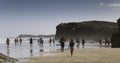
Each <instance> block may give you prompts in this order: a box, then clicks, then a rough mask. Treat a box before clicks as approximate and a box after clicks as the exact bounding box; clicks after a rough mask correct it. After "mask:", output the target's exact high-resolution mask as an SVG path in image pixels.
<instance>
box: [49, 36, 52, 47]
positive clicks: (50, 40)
mask: <svg viewBox="0 0 120 63" xmlns="http://www.w3.org/2000/svg"><path fill="white" fill-rule="evenodd" d="M51 42H52V39H51V38H50V39H49V43H50V46H51Z"/></svg>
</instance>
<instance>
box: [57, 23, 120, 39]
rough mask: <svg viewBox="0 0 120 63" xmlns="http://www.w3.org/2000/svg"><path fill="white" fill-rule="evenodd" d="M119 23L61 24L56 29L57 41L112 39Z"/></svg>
mask: <svg viewBox="0 0 120 63" xmlns="http://www.w3.org/2000/svg"><path fill="white" fill-rule="evenodd" d="M117 28H118V27H117V23H114V22H105V21H85V22H71V23H61V24H59V25H58V26H57V27H56V36H55V38H56V39H60V38H61V37H62V36H65V37H66V38H67V39H70V38H77V37H79V38H81V39H82V38H85V39H105V38H109V39H110V38H111V36H112V33H113V32H116V30H117Z"/></svg>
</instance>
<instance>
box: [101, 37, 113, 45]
mask: <svg viewBox="0 0 120 63" xmlns="http://www.w3.org/2000/svg"><path fill="white" fill-rule="evenodd" d="M104 43H105V46H107V45H110V43H111V41H109V40H108V39H104ZM99 44H100V46H102V44H103V42H102V40H99Z"/></svg>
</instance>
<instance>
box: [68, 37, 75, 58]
mask: <svg viewBox="0 0 120 63" xmlns="http://www.w3.org/2000/svg"><path fill="white" fill-rule="evenodd" d="M74 45H75V43H74V40H73V39H71V40H70V43H69V46H70V53H71V56H73V51H74Z"/></svg>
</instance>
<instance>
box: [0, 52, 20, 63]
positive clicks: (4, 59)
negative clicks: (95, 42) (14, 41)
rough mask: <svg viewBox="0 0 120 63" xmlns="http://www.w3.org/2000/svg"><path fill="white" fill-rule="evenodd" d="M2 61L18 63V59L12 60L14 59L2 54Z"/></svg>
mask: <svg viewBox="0 0 120 63" xmlns="http://www.w3.org/2000/svg"><path fill="white" fill-rule="evenodd" d="M0 59H1V60H3V61H10V62H15V61H18V60H17V59H15V58H12V57H8V56H6V55H4V54H2V53H0Z"/></svg>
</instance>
